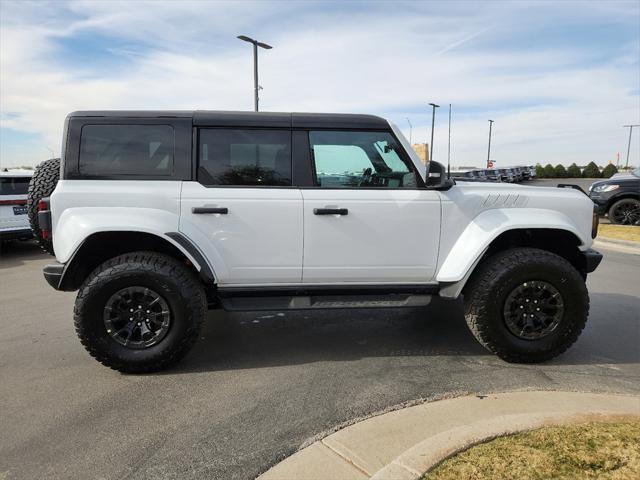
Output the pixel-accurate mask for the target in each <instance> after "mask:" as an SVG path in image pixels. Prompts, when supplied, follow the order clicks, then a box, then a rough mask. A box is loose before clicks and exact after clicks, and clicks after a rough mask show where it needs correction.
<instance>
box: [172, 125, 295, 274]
mask: <svg viewBox="0 0 640 480" xmlns="http://www.w3.org/2000/svg"><path fill="white" fill-rule="evenodd" d="M198 147H199V148H198V150H199V152H198V169H197V181H195V182H184V183H183V186H182V195H181V216H180V230H181V231H182V232H183V233H184V234H185V235H187V236H188V237H189V238H190V239H191V240H192V241H193V242H194V243H195V244H196V245H198V247H199V248H200V249H201V250H202V253H203V254H204V255H205V256H206V257H207V259H208V260H209V262H210V263H211V265H212V267H213V269H214V273H215V275H216V280H217V282H218V285H221V286H222V285H228V286H233V285H243V286H246V285H265V284H279V283H285V284H287V283H300V282H301V279H302V228H303V225H302V214H303V211H302V195H301V193H300V190H299V189H298V188H293V187H292V186H291V131H290V130H288V129H283V130H278V129H264V130H261V129H241V128H210V129H209V128H206V129H205V128H203V129H200V131H199V135H198Z"/></svg>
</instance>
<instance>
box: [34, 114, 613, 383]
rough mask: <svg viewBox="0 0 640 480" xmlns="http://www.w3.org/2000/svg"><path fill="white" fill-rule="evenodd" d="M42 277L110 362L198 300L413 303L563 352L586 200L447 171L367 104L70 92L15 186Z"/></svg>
mask: <svg viewBox="0 0 640 480" xmlns="http://www.w3.org/2000/svg"><path fill="white" fill-rule="evenodd" d="M28 209H29V217H30V219H31V224H32V228H33V231H34V233H35V234H36V238H37V239H38V241H39V242H40V243H41V245H42V246H43V247H44V248H45V249H46V250H47V251H49V252H50V253H54V254H55V257H56V260H57V261H56V262H55V263H53V264H51V265H48V266H46V268H45V269H44V276H45V278H46V280H47V282H48V283H49V284H50V285H51V286H52V287H54V288H55V289H58V290H64V291H74V290H77V291H78V294H77V298H76V302H75V308H74V321H75V327H76V331H77V334H78V336H79V337H80V341H81V342H82V344H83V345H84V346H85V347H86V349H87V350H88V351H89V353H90V354H91V355H92V356H93V357H95V358H96V359H97V360H98V361H100V362H101V363H103V364H104V365H107V366H109V367H111V368H114V369H117V370H120V371H124V372H150V371H154V370H159V369H162V368H165V367H167V366H169V365H170V364H172V363H174V362H175V361H177V360H178V359H180V358H181V357H183V356H184V355H185V354H186V352H188V351H189V349H190V348H191V347H192V345H193V344H194V343H195V342H196V340H197V338H198V333H199V331H200V327H201V325H202V322H203V321H204V319H205V316H206V313H207V309H208V308H224V309H226V310H249V311H251V310H277V311H281V310H286V309H330V308H363V307H371V308H383V307H409V306H421V305H426V304H427V303H429V301H430V300H431V299H432V298H433V297H434V296H440V297H446V298H452V299H453V298H457V297H459V296H463V298H464V311H465V317H466V321H467V323H468V325H469V328H470V329H471V332H472V333H473V335H474V336H475V337H476V338H477V339H478V341H479V342H480V343H481V344H482V345H484V346H485V347H486V348H487V349H488V350H489V351H491V352H493V353H495V354H496V355H498V356H499V357H501V358H502V359H504V360H506V361H509V362H541V361H545V360H548V359H550V358H553V357H555V356H557V355H559V354H560V353H562V352H563V351H565V350H566V349H567V348H568V347H569V346H570V345H571V344H572V343H574V342H575V341H576V339H577V338H578V335H579V334H580V332H581V331H582V329H583V328H584V326H585V322H586V320H587V315H588V311H589V296H588V293H587V289H586V286H585V280H586V277H587V274H588V273H590V272H592V271H593V270H594V269H595V268H596V267H597V266H598V264H599V262H600V260H601V258H602V256H601V255H600V254H599V253H598V252H596V251H594V250H592V249H591V246H592V239H593V238H594V237H595V235H596V231H597V216H594V205H593V203H592V201H591V200H590V199H589V198H588V197H587V196H586V195H584V194H583V193H581V192H579V191H577V190H575V189H560V188H540V187H527V186H517V185H516V186H514V185H507V184H495V183H470V182H469V183H467V182H464V181H454V180H451V179H449V178H447V175H446V170H445V168H444V167H443V166H442V165H440V164H438V163H436V162H433V161H432V162H429V163H427V164H426V165H424V164H423V163H422V162H421V160H420V159H419V158H418V156H417V155H416V153H415V152H414V151H413V149H412V148H411V146H410V145H409V143H408V142H407V140H406V139H405V138H404V136H403V135H402V133H401V132H400V131H399V130H398V128H397V127H395V126H394V125H393V124H391V123H390V122H388V121H387V120H384V119H382V118H379V117H376V116H370V115H346V114H308V113H262V112H261V113H248V112H216V111H189V112H183V111H162V112H145V111H86V112H75V113H72V114H70V115H69V116H68V117H67V119H66V122H65V129H64V138H63V152H62V158H61V160H59V161H57V160H56V161H49V162H45V163H43V164H41V165H40V166H39V167H38V168H37V169H36V172H35V174H34V178H33V180H32V188H31V190H30V196H29V205H28Z"/></svg>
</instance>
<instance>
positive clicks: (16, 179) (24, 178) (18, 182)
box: [0, 169, 33, 241]
mask: <svg viewBox="0 0 640 480" xmlns="http://www.w3.org/2000/svg"><path fill="white" fill-rule="evenodd" d="M32 174H33V171H31V170H23V169H11V170H9V169H3V170H2V171H0V241H7V240H26V239H29V238H32V234H31V227H29V219H28V218H27V190H28V188H29V181H30V180H31V175H32Z"/></svg>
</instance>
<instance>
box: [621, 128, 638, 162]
mask: <svg viewBox="0 0 640 480" xmlns="http://www.w3.org/2000/svg"><path fill="white" fill-rule="evenodd" d="M633 127H640V125H623V128H628V129H629V145H627V161H626V163H625V164H624V168H625V169H627V168H629V152H630V151H631V132H633Z"/></svg>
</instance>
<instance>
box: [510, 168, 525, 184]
mask: <svg viewBox="0 0 640 480" xmlns="http://www.w3.org/2000/svg"><path fill="white" fill-rule="evenodd" d="M511 173H512V174H513V177H514V181H515V182H521V181H522V180H524V178H523V176H522V172H521V171H520V170H519V169H518V168H517V167H511Z"/></svg>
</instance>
